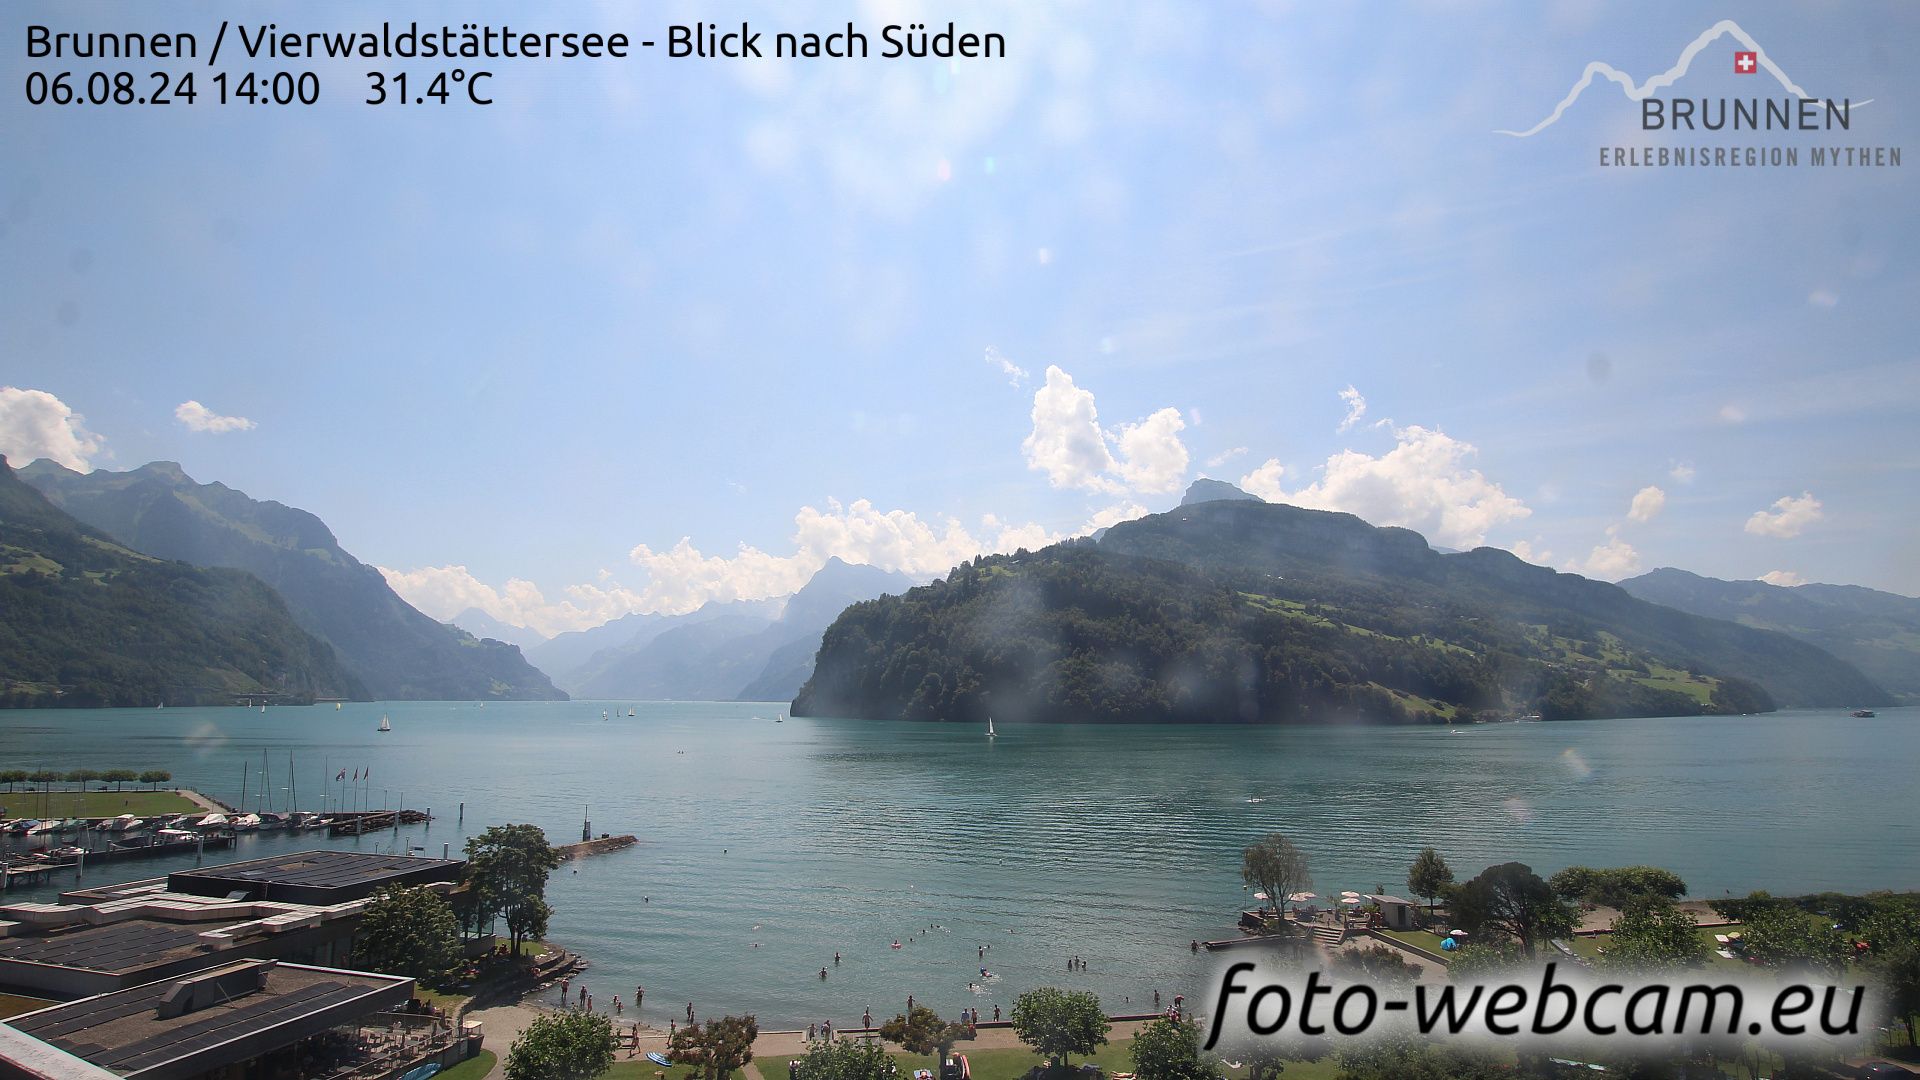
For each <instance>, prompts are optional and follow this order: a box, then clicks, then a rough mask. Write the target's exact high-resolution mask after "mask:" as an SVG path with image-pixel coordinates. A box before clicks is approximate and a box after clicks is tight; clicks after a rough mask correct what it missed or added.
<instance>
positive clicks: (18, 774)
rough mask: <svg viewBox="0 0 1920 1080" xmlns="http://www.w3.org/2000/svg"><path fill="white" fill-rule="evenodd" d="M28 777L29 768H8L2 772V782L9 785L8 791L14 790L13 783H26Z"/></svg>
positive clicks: (0, 780)
mask: <svg viewBox="0 0 1920 1080" xmlns="http://www.w3.org/2000/svg"><path fill="white" fill-rule="evenodd" d="M26 779H27V770H25V769H7V770H6V771H4V772H0V784H5V785H7V790H8V791H12V790H13V785H15V784H22V783H25V782H26Z"/></svg>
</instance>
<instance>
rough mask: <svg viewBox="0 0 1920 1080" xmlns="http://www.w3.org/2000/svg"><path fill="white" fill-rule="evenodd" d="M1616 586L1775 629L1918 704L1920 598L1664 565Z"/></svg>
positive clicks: (1659, 600) (1711, 615)
mask: <svg viewBox="0 0 1920 1080" xmlns="http://www.w3.org/2000/svg"><path fill="white" fill-rule="evenodd" d="M1620 587H1621V588H1623V589H1625V590H1627V591H1628V592H1630V593H1632V594H1633V595H1635V596H1637V597H1640V598H1641V599H1642V600H1650V601H1652V602H1654V603H1656V604H1665V605H1666V606H1668V607H1672V608H1679V609H1680V610H1681V611H1690V612H1692V613H1694V614H1695V615H1705V616H1707V617H1709V618H1715V619H1726V620H1728V621H1730V622H1737V623H1739V624H1741V625H1742V626H1752V627H1756V628H1759V629H1763V630H1778V631H1779V632H1781V633H1783V634H1786V635H1788V636H1789V637H1794V638H1798V639H1799V640H1801V641H1805V642H1808V643H1809V644H1812V645H1817V646H1819V647H1820V648H1822V649H1825V650H1826V651H1828V652H1830V653H1832V654H1833V655H1835V656H1837V657H1839V658H1840V659H1842V660H1845V661H1847V662H1848V663H1850V664H1852V665H1853V666H1854V667H1857V668H1859V669H1860V671H1861V672H1862V673H1863V674H1865V675H1866V676H1867V677H1868V678H1870V679H1872V680H1873V681H1875V682H1877V683H1879V684H1880V685H1881V686H1883V687H1885V688H1886V689H1887V690H1888V691H1890V692H1891V693H1892V694H1894V695H1895V696H1896V697H1898V698H1900V699H1901V700H1902V701H1905V702H1908V703H1914V702H1920V599H1915V598H1913V597H1911V596H1901V595H1899V594H1898V593H1890V592H1881V591H1879V590H1877V589H1868V588H1863V587H1861V586H1858V585H1819V584H1808V585H1771V584H1768V583H1767V582H1764V581H1723V580H1721V579H1719V578H1710V577H1702V576H1701V575H1699V574H1694V573H1689V572H1688V571H1685V570H1675V569H1672V568H1667V567H1663V568H1661V569H1658V570H1653V571H1649V572H1648V573H1645V574H1642V575H1640V576H1639V577H1635V578H1628V579H1627V580H1625V581H1623V582H1621V583H1620Z"/></svg>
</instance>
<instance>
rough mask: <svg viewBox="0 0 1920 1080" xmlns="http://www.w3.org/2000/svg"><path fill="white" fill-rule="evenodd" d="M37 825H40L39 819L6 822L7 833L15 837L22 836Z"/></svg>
mask: <svg viewBox="0 0 1920 1080" xmlns="http://www.w3.org/2000/svg"><path fill="white" fill-rule="evenodd" d="M38 824H40V819H39V818H21V819H19V820H18V821H11V822H8V823H7V831H8V832H9V833H12V834H13V835H15V836H23V835H25V834H26V832H27V830H29V829H31V828H33V827H34V826H35V825H38Z"/></svg>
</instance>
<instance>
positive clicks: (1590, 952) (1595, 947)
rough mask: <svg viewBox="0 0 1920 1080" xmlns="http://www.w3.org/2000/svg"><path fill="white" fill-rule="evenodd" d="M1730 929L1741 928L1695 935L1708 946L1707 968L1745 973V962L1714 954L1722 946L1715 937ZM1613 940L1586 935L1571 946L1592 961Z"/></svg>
mask: <svg viewBox="0 0 1920 1080" xmlns="http://www.w3.org/2000/svg"><path fill="white" fill-rule="evenodd" d="M1730 929H1731V930H1738V929H1740V928H1739V927H1737V926H1735V927H1725V926H1716V927H1712V928H1702V929H1699V930H1695V931H1694V933H1695V934H1696V935H1698V937H1699V938H1700V940H1701V941H1702V942H1703V943H1704V944H1705V945H1706V946H1707V966H1708V967H1710V968H1724V969H1726V970H1728V971H1744V970H1746V967H1747V965H1746V962H1745V961H1743V960H1729V959H1727V958H1726V957H1724V956H1720V955H1719V954H1717V953H1715V952H1714V950H1715V949H1718V948H1719V947H1720V945H1719V943H1718V942H1716V941H1714V940H1713V935H1715V934H1725V933H1727V932H1728V931H1729V930H1730ZM1611 940H1613V935H1612V934H1586V935H1582V936H1580V937H1576V938H1574V939H1573V940H1572V941H1571V942H1569V944H1571V945H1572V946H1573V952H1574V955H1576V956H1581V957H1585V958H1586V959H1588V960H1591V959H1593V958H1594V957H1596V956H1599V955H1600V950H1601V949H1603V948H1605V947H1606V945H1607V942H1609V941H1611Z"/></svg>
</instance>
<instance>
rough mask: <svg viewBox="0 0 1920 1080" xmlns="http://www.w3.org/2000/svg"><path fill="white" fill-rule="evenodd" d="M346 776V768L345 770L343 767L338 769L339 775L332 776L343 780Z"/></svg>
mask: <svg viewBox="0 0 1920 1080" xmlns="http://www.w3.org/2000/svg"><path fill="white" fill-rule="evenodd" d="M346 778H347V770H345V769H341V770H340V775H339V776H336V777H334V779H335V780H345V779H346Z"/></svg>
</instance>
